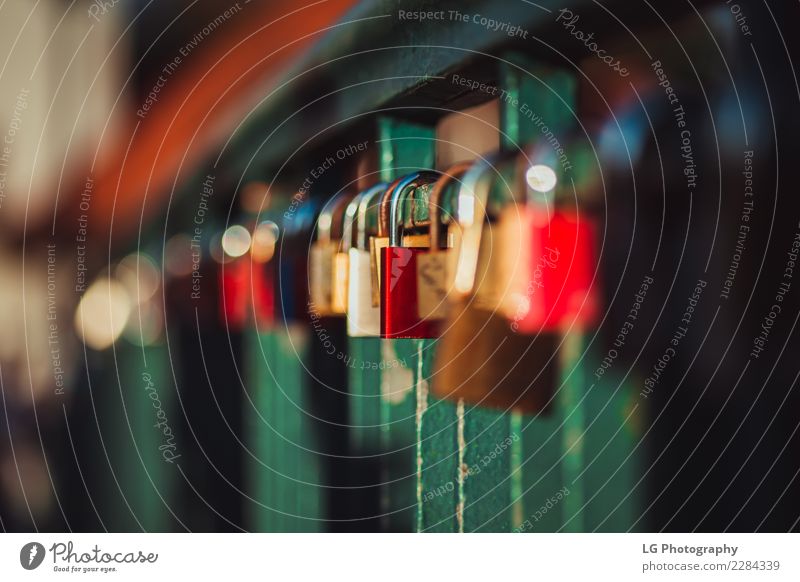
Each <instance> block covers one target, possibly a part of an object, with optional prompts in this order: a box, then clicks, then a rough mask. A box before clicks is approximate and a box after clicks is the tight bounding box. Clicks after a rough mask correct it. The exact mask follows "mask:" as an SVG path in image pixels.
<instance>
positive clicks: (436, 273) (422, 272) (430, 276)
mask: <svg viewBox="0 0 800 582" xmlns="http://www.w3.org/2000/svg"><path fill="white" fill-rule="evenodd" d="M471 167H472V162H460V163H458V164H454V165H453V166H451V167H450V168H448V169H447V170H446V171H445V172H444V173H443V174H442V175H441V176H440V177H439V179H438V180H436V183H435V184H434V185H433V189H432V190H431V193H430V198H429V202H428V207H429V210H428V216H429V218H430V223H431V226H430V234H429V238H430V245H429V246H430V250H429V251H428V252H426V253H420V254H419V255H418V256H417V315H418V316H419V317H420V318H421V319H443V318H444V317H445V315H446V313H447V309H446V297H447V293H448V289H449V287H448V277H447V268H448V265H447V257H448V254H449V253H448V252H447V251H446V250H445V249H446V247H448V246H449V243H448V240H447V239H448V237H445V240H444V241H442V240H441V238H442V237H441V234H440V233H441V231H442V229H441V228H440V221H441V205H442V203H443V200H442V199H443V194H444V191H445V190H446V189H447V188H448V187H449V186H450V185H451V184H452V183H453V182H456V181H458V180H459V179H460V178H461V176H463V175H464V174H465V173H466V172H467V170H469V169H470V168H471ZM456 191H457V190H456Z"/></svg>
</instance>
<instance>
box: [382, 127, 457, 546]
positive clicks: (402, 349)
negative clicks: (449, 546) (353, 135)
mask: <svg viewBox="0 0 800 582" xmlns="http://www.w3.org/2000/svg"><path fill="white" fill-rule="evenodd" d="M434 138H435V131H434V128H433V127H431V126H425V125H419V124H414V123H409V122H406V121H402V120H397V119H392V118H389V117H384V118H381V119H380V120H379V122H378V145H379V151H380V158H379V160H380V171H381V177H382V179H383V180H392V179H394V178H396V177H398V176H401V175H403V174H406V173H409V172H411V171H413V170H416V169H427V168H433V167H434V163H435V151H436V148H435V141H434ZM420 206H423V205H420ZM417 218H424V217H417ZM367 341H375V340H367ZM434 344H435V342H434V341H432V340H385V341H382V342H381V354H382V359H383V361H384V362H386V363H391V362H401V363H402V364H403V365H401V366H391V365H389V366H387V369H386V370H385V371H384V372H382V374H381V422H382V431H381V434H382V448H383V450H384V451H386V452H388V454H387V455H386V457H385V459H384V461H383V466H384V471H383V475H382V478H383V481H384V483H385V486H384V491H383V496H382V498H383V510H384V512H386V514H387V515H386V517H385V519H384V524H385V529H388V530H390V531H411V530H416V531H457V530H458V507H459V498H458V487H457V484H458V480H459V479H458V467H459V455H458V435H457V428H458V418H457V415H456V406H455V405H453V404H452V403H449V402H442V401H438V400H436V399H434V398H432V397H431V396H430V393H429V389H428V382H429V379H430V376H431V372H432V364H433V346H434Z"/></svg>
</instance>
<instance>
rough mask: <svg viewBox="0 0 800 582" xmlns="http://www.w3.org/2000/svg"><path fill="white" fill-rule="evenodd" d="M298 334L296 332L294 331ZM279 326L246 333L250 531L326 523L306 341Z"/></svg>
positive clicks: (295, 529) (309, 528)
mask: <svg viewBox="0 0 800 582" xmlns="http://www.w3.org/2000/svg"><path fill="white" fill-rule="evenodd" d="M297 334H300V335H297ZM297 334H293V333H292V332H287V331H286V330H284V329H277V330H274V331H270V332H267V333H258V332H256V331H255V330H250V331H248V332H247V337H246V342H245V345H246V346H247V349H246V353H245V358H246V365H245V368H246V371H247V376H246V377H247V378H249V383H250V384H249V385H248V387H247V388H248V394H249V396H250V399H251V401H252V405H248V404H246V405H245V430H246V433H247V442H248V446H249V447H250V450H251V452H252V453H253V455H254V456H255V457H256V458H255V459H252V458H251V459H249V460H248V463H247V467H248V468H247V480H246V482H247V489H248V492H249V494H250V496H251V497H253V498H254V500H255V503H249V504H248V506H247V510H246V515H247V516H248V529H251V530H254V531H262V532H309V531H311V532H313V531H321V530H323V529H325V527H324V517H325V515H324V513H325V502H324V497H325V491H324V487H323V485H324V478H323V476H322V463H321V459H320V456H319V455H318V454H316V453H315V451H319V442H318V438H317V436H316V433H315V430H314V427H313V426H312V421H311V419H310V417H309V416H308V414H307V413H308V411H309V408H310V402H309V400H310V396H311V395H310V393H309V392H310V390H309V385H308V379H307V377H306V374H305V372H304V369H303V367H302V365H301V364H300V362H302V361H304V359H305V358H306V356H307V353H306V350H305V346H306V343H307V340H306V339H305V338H303V337H301V336H302V332H301V331H298V332H297Z"/></svg>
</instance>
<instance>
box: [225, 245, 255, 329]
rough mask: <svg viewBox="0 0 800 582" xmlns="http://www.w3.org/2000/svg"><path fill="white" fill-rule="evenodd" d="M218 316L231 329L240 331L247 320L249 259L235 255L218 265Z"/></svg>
mask: <svg viewBox="0 0 800 582" xmlns="http://www.w3.org/2000/svg"><path fill="white" fill-rule="evenodd" d="M219 287H220V301H219V309H220V312H219V317H220V322H221V323H222V325H224V326H225V328H226V329H229V330H231V331H241V330H242V329H244V326H245V324H246V322H247V311H248V305H249V301H248V298H249V293H250V261H249V260H248V258H247V257H246V256H245V257H237V258H235V259H234V258H232V259H228V260H225V261H223V262H222V263H221V264H220V265H219Z"/></svg>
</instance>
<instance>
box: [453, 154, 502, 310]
mask: <svg viewBox="0 0 800 582" xmlns="http://www.w3.org/2000/svg"><path fill="white" fill-rule="evenodd" d="M494 164H495V161H494V159H493V158H489V159H483V160H481V161H480V162H478V163H476V164H474V165H473V166H472V167H471V168H470V169H469V170H468V171H467V172H466V173H465V174H464V178H463V180H462V182H461V188H459V190H458V208H457V211H456V219H457V221H458V224H459V225H460V226H461V229H462V236H461V240H460V241H459V244H458V248H456V249H455V250H454V252H455V253H456V274H455V280H454V282H453V291H454V293H455V294H456V295H459V296H462V297H463V296H466V295H468V294H469V293H471V292H472V290H473V288H474V287H475V275H476V273H477V271H478V252H479V250H480V246H481V234H482V233H483V223H484V219H485V217H486V204H487V203H488V200H489V191H490V190H491V188H492V176H491V174H492V171H493V170H494V169H495V166H494Z"/></svg>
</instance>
